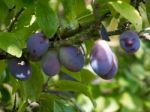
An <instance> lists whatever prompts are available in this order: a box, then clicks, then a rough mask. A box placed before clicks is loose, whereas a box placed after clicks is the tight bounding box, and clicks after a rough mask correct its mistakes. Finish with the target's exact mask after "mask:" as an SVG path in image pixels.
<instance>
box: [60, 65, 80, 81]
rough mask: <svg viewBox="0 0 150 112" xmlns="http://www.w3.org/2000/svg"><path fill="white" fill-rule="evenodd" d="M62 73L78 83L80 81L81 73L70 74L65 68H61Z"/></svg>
mask: <svg viewBox="0 0 150 112" xmlns="http://www.w3.org/2000/svg"><path fill="white" fill-rule="evenodd" d="M61 69H62V72H64V73H66V74H68V75H70V76H71V77H73V78H75V79H76V80H78V81H81V73H80V72H71V71H69V70H67V69H66V68H65V67H62V68H61Z"/></svg>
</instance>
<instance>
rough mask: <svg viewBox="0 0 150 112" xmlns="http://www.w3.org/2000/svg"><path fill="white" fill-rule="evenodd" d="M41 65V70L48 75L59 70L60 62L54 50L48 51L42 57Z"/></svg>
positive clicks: (52, 74) (54, 73)
mask: <svg viewBox="0 0 150 112" xmlns="http://www.w3.org/2000/svg"><path fill="white" fill-rule="evenodd" d="M41 66H42V70H43V72H44V73H45V74H46V75H48V76H54V75H56V74H58V73H59V71H60V63H59V60H58V55H57V52H56V51H55V50H50V51H48V52H47V53H46V54H45V56H44V57H43V58H42V61H41Z"/></svg>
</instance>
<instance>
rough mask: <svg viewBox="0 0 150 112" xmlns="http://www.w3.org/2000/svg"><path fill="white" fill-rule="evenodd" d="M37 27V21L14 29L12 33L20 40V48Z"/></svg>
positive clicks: (23, 46)
mask: <svg viewBox="0 0 150 112" xmlns="http://www.w3.org/2000/svg"><path fill="white" fill-rule="evenodd" d="M37 29H38V25H37V23H36V22H35V23H33V24H32V25H31V26H29V27H23V28H20V29H18V30H16V31H14V34H15V35H16V37H18V40H19V41H20V45H21V48H25V47H26V45H27V44H26V42H27V39H28V38H29V37H30V36H31V35H32V34H33V32H35V31H36V30H37Z"/></svg>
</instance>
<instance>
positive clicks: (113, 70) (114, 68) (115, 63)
mask: <svg viewBox="0 0 150 112" xmlns="http://www.w3.org/2000/svg"><path fill="white" fill-rule="evenodd" d="M117 71H118V60H117V57H116V56H115V54H114V53H113V64H112V67H111V69H110V70H109V71H108V72H107V73H106V74H104V75H102V76H101V78H103V79H105V80H110V79H112V78H114V76H115V74H116V73H117Z"/></svg>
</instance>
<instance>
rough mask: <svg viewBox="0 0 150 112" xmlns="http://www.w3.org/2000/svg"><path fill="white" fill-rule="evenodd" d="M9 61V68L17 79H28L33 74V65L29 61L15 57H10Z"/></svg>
mask: <svg viewBox="0 0 150 112" xmlns="http://www.w3.org/2000/svg"><path fill="white" fill-rule="evenodd" d="M7 63H8V64H7V66H8V70H9V71H10V73H11V74H12V75H13V76H14V77H15V78H16V79H19V80H26V79H28V78H29V77H30V76H31V74H32V69H31V66H30V64H29V62H27V61H24V60H21V59H17V58H13V59H9V60H8V62H7Z"/></svg>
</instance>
